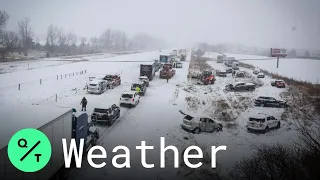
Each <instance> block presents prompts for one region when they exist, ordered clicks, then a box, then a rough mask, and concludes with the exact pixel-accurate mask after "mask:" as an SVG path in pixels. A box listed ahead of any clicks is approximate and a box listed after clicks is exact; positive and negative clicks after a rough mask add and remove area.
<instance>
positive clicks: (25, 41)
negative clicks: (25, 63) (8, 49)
mask: <svg viewBox="0 0 320 180" xmlns="http://www.w3.org/2000/svg"><path fill="white" fill-rule="evenodd" d="M18 27H19V34H20V36H21V40H22V46H23V49H24V54H25V56H27V55H28V50H29V49H30V48H31V46H32V37H31V36H32V29H31V25H30V19H29V18H25V19H24V20H22V21H19V22H18Z"/></svg>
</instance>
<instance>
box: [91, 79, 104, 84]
mask: <svg viewBox="0 0 320 180" xmlns="http://www.w3.org/2000/svg"><path fill="white" fill-rule="evenodd" d="M101 81H103V80H101V79H93V80H92V81H90V82H89V84H99V83H100V82H101Z"/></svg>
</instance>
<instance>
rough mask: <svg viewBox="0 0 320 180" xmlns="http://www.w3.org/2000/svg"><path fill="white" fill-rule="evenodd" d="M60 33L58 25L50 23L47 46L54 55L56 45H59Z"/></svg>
mask: <svg viewBox="0 0 320 180" xmlns="http://www.w3.org/2000/svg"><path fill="white" fill-rule="evenodd" d="M58 34H59V29H58V28H57V27H56V26H54V25H50V26H49V27H48V31H47V43H46V48H47V50H48V51H49V52H50V53H51V55H52V56H53V55H54V52H55V47H56V46H57V45H58Z"/></svg>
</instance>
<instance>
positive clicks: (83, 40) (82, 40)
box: [80, 37, 87, 46]
mask: <svg viewBox="0 0 320 180" xmlns="http://www.w3.org/2000/svg"><path fill="white" fill-rule="evenodd" d="M80 40H81V46H84V45H86V42H87V38H86V37H82V38H81V39H80Z"/></svg>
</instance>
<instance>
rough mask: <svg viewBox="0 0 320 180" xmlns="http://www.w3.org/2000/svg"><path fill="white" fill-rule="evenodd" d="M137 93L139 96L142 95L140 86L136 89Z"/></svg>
mask: <svg viewBox="0 0 320 180" xmlns="http://www.w3.org/2000/svg"><path fill="white" fill-rule="evenodd" d="M136 92H137V93H138V94H140V92H141V89H140V88H139V86H137V87H136Z"/></svg>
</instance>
